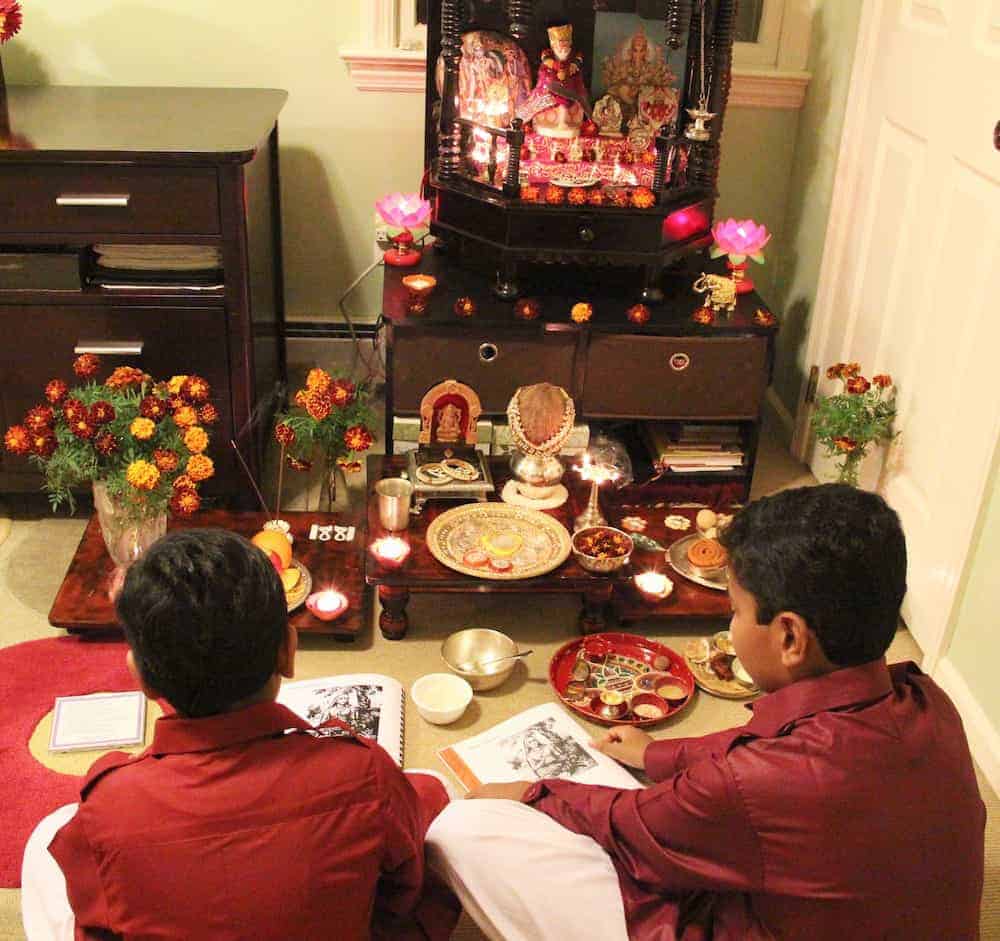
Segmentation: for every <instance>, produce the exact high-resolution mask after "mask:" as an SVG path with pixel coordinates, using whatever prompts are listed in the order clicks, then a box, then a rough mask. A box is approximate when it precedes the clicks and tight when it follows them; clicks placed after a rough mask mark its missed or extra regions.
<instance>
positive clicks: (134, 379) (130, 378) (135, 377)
mask: <svg viewBox="0 0 1000 941" xmlns="http://www.w3.org/2000/svg"><path fill="white" fill-rule="evenodd" d="M148 378H149V377H148V376H147V375H146V374H145V373H144V372H143V371H142V370H141V369H136V368H135V366H117V367H116V368H115V370H114V372H112V373H111V375H110V376H108V378H107V379H105V380H104V384H105V385H106V386H107V387H108V388H109V389H127V388H128V387H129V386H141V385H142V384H143V383H144V382H145V381H146V380H147V379H148Z"/></svg>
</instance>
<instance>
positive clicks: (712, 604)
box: [365, 455, 731, 640]
mask: <svg viewBox="0 0 1000 941" xmlns="http://www.w3.org/2000/svg"><path fill="white" fill-rule="evenodd" d="M405 467H406V458H405V457H400V456H396V457H389V456H386V455H371V456H370V457H369V458H368V484H369V491H368V533H369V542H371V541H372V540H374V539H376V538H378V536H380V535H382V534H383V532H384V531H383V529H382V525H381V523H380V522H379V518H378V505H377V502H376V500H375V499H374V493H373V490H372V488H373V487H374V485H375V483H376V482H378V481H379V480H380V479H381V478H383V477H398V476H399V474H400V472H401V471H402V470H404V469H405ZM490 468H491V471H492V474H493V479H494V481H495V482H496V490H497V493H496V494H493V495H491V497H490V499H499V496H498V495H499V493H500V491H501V490H502V489H503V485H504V483H506V481H508V480H509V479H510V471H509V468H508V465H507V461H506V459H503V458H501V459H497V458H494V459H493V460H492V461H491V465H490ZM563 483H564V484H566V486H567V487H568V489H569V492H570V499H569V500H568V501H567V502H566V503H565V504H564V505H563V506H561V507H559V508H558V509H555V510H546V511H545V512H547V513H548V514H549V515H550V516H553V517H555V518H556V519H558V520H559V521H560V522H561V523H563V525H565V526H566V527H567V529H569V530H572V527H573V519H574V518H575V517H576V516H578V515H579V514H580V512H581V511H582V510H583V508H584V507H585V506H586V503H587V497H588V495H589V484H584V483H582V482H580V480H579V479H578V477H577V475H576V474H574V473H573V472H572V471H570V472H568V473H567V474H566V476H565V477H564V479H563ZM458 505H459V504H458V501H455V500H430V501H428V502H427V504H426V505H425V507H424V509H423V512H422V513H421V514H420V515H419V516H413V517H411V518H410V527H409V529H408V530H407V533H406V539H407V541H408V542H409V543H410V557H409V558H408V559H407V560H406V563H405V564H404V565H403V567H402V568H399V569H386V568H383V567H382V566H381V565H380V564H379V562H378V560H377V559H376V558H374V556H372V554H371V553H370V552H369V553H366V555H365V581H366V582H367V583H368V584H369V585H372V586H375V588H376V589H377V590H378V597H379V601H380V602H381V603H382V613H381V614H380V615H379V627H380V628H381V630H382V634H383V635H384V636H385V637H386V638H388V639H389V640H399V639H400V638H402V637H404V636H405V635H406V631H407V627H408V626H409V621H408V618H407V614H406V606H407V604H408V602H409V600H410V594H411V593H413V592H442V593H449V594H450V593H463V592H465V593H469V592H475V593H479V592H505V593H511V594H514V593H524V594H546V593H547V594H567V593H568V594H579V595H580V596H581V598H582V601H583V606H582V610H581V612H580V630H581V632H582V633H584V634H594V633H599V632H600V631H604V630H607V629H608V627H609V624H608V620H609V616H611V615H612V614H614V615H617V616H618V617H619V618H620V619H621V620H624V621H628V620H638V619H640V618H647V617H665V618H676V617H686V618H709V619H713V620H724V619H727V618H728V617H729V614H730V610H731V609H730V605H729V597H728V595H727V593H726V592H724V591H714V590H712V589H710V588H703V587H702V586H700V585H696V584H695V583H694V582H690V581H688V580H687V579H685V578H684V577H683V576H681V575H678V574H677V573H675V572H674V571H673V570H672V569H669V568H668V566H667V563H666V561H665V560H664V559H663V553H655V554H653V553H644V552H639V551H636V552H635V553H634V554H633V556H632V562H631V564H630V566H626V567H625V569H623V570H622V571H621V572H619V573H617V575H616V576H614V577H612V576H606V575H594V574H592V573H590V572H588V571H586V570H585V569H583V568H581V567H580V565H579V564H577V562H576V560H575V559H574V558H573V556H572V555H571V556H570V557H569V558H568V559H567V560H566V561H565V562H564V563H563V564H562V565H561V566H559V568H557V569H555V571H552V572H549V573H548V574H547V575H542V576H539V577H538V578H526V579H521V580H518V581H491V580H490V579H488V578H475V577H473V576H471V575H463V574H462V573H461V572H456V571H454V570H453V569H450V568H448V567H447V566H445V565H442V564H441V563H440V562H438V560H437V559H435V558H434V556H433V555H432V554H431V552H430V550H429V549H428V548H427V528H428V526H429V525H430V524H431V522H432V521H433V520H434V519H435V518H436V517H437V516H438V515H439V514H441V513H443V512H445V511H446V510H449V509H451V508H452V507H455V506H458ZM603 505H604V510H603V512H604V514H605V515H606V516H607V517H608V521H609V522H610V523H612V524H613V525H614V524H617V522H618V521H619V520H620V519H621V518H622V517H623V516H644V517H646V518H647V519H649V521H650V522H649V528H648V529H647V530H646V534H647V535H649V536H651V537H652V538H653V539H656V540H657V541H658V542H660V543H661V544H663V545H668V544H669V543H671V542H673V541H674V540H675V539H679V538H681V537H683V536H685V535H687V534H688V533H690V532H692V531H693V530H688V532H679V531H676V530H668V529H667V528H666V527H665V526H664V524H663V519H664V518H665V517H666V515H667V513H669V512H677V513H683V514H686V515H688V516H689V517H691V518H693V516H694V514H695V513H697V509H686V510H684V509H681V510H670V509H667V508H650V509H646V510H644V511H643V510H637V509H636V508H634V507H631V508H629V509H622V510H617V509H615V508H614V507H611V506H608V505H607V504H606V503H605V504H603ZM657 524H658V525H657ZM654 565H655V566H656V567H658V568H659V569H660V570H661V571H665V572H667V574H668V575H669V576H670V578H671V580H672V581H673V582H674V591H673V593H672V594H671V595H670V596H669V597H668V598H667V599H666V600H664V601H662V602H660V603H659V604H657V605H649V604H646V603H644V602H643V601H642V600H641V599H640V598H639V597H638V596H637V594H636V592H635V589H634V587H633V583H632V574H633V572H636V571H643V570H644V569H646V568H647V567H648V568H653V567H654Z"/></svg>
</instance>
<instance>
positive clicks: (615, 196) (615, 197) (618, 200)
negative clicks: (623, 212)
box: [611, 187, 629, 206]
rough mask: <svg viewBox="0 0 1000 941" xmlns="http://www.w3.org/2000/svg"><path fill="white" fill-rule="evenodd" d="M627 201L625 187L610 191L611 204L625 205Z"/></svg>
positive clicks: (627, 192) (627, 193) (627, 194)
mask: <svg viewBox="0 0 1000 941" xmlns="http://www.w3.org/2000/svg"><path fill="white" fill-rule="evenodd" d="M628 203H629V191H628V189H626V188H624V187H623V188H620V189H613V190H612V191H611V205H612V206H627V205H628Z"/></svg>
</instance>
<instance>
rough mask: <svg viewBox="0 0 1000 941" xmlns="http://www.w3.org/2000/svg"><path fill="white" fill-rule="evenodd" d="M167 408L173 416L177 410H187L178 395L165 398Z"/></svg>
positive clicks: (185, 403) (185, 404)
mask: <svg viewBox="0 0 1000 941" xmlns="http://www.w3.org/2000/svg"><path fill="white" fill-rule="evenodd" d="M167 408H168V409H170V413H171V414H173V413H174V412H176V411H177V410H178V409H181V408H187V402H185V401H184V399H182V398H181V397H180V395H179V394H178V395H169V396H168V397H167Z"/></svg>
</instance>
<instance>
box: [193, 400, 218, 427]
mask: <svg viewBox="0 0 1000 941" xmlns="http://www.w3.org/2000/svg"><path fill="white" fill-rule="evenodd" d="M198 420H199V421H200V422H201V423H202V424H203V425H214V424H215V423H216V422H217V421H218V420H219V410H218V409H217V408H216V407H215V406H214V405H213V404H212V403H211V402H206V403H205V404H204V405H203V406H202V407H201V408H199V409H198Z"/></svg>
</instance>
